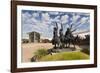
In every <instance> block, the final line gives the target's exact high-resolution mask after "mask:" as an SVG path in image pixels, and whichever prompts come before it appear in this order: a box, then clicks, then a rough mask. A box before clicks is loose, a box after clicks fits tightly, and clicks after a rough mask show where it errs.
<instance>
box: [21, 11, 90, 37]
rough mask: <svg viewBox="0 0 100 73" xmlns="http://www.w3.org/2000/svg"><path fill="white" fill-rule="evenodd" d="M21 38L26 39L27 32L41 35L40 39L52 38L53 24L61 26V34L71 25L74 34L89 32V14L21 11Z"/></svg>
mask: <svg viewBox="0 0 100 73" xmlns="http://www.w3.org/2000/svg"><path fill="white" fill-rule="evenodd" d="M21 15H22V18H21V19H22V38H28V34H27V33H29V32H32V31H35V32H39V33H40V34H41V38H52V36H53V28H54V27H55V22H57V23H58V28H59V29H60V28H61V24H62V25H63V29H64V31H63V33H65V31H66V30H67V28H68V27H69V26H70V25H71V24H73V28H72V29H75V28H77V30H76V31H75V32H81V31H86V30H90V14H89V13H79V12H60V11H34V10H22V14H21Z"/></svg>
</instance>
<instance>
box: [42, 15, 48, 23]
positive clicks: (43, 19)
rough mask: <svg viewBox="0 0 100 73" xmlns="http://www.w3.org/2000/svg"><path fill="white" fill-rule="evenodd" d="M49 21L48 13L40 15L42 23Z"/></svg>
mask: <svg viewBox="0 0 100 73" xmlns="http://www.w3.org/2000/svg"><path fill="white" fill-rule="evenodd" d="M49 20H50V16H49V14H48V13H42V21H46V22H47V21H49Z"/></svg>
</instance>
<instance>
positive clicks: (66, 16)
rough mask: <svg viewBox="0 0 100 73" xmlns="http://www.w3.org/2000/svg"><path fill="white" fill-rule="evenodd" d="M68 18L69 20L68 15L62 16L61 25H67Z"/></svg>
mask: <svg viewBox="0 0 100 73" xmlns="http://www.w3.org/2000/svg"><path fill="white" fill-rule="evenodd" d="M68 18H69V16H68V15H63V16H62V17H61V22H62V24H65V23H68Z"/></svg>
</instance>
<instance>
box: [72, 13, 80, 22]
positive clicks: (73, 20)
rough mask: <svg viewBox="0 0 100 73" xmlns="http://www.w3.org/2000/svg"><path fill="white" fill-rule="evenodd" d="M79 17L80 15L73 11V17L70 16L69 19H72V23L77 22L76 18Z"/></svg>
mask: <svg viewBox="0 0 100 73" xmlns="http://www.w3.org/2000/svg"><path fill="white" fill-rule="evenodd" d="M79 18H80V15H78V14H77V15H75V14H74V13H73V17H72V18H71V20H72V23H74V24H75V23H76V22H77V20H78V19H79Z"/></svg>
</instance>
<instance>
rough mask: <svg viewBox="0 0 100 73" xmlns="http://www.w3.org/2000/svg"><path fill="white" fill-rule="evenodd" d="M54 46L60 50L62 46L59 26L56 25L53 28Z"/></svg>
mask: <svg viewBox="0 0 100 73" xmlns="http://www.w3.org/2000/svg"><path fill="white" fill-rule="evenodd" d="M52 44H53V45H55V46H54V48H55V49H56V48H58V47H59V45H60V39H59V36H58V25H57V23H56V27H54V28H53V39H52Z"/></svg>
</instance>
